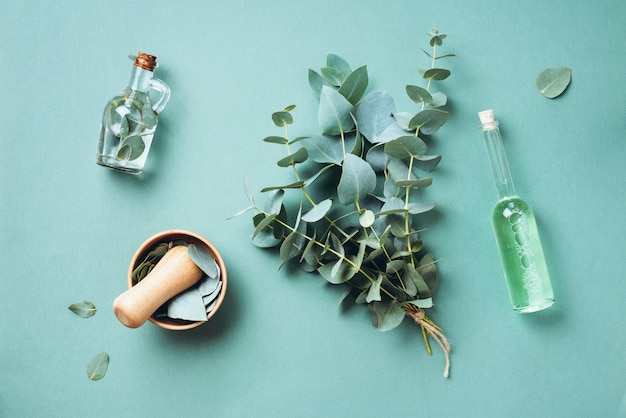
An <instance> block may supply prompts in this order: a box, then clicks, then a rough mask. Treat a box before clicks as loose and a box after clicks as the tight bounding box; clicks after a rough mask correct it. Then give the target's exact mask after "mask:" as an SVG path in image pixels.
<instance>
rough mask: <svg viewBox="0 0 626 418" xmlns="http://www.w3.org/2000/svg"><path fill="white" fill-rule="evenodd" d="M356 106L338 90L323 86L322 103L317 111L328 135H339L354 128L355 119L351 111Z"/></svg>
mask: <svg viewBox="0 0 626 418" xmlns="http://www.w3.org/2000/svg"><path fill="white" fill-rule="evenodd" d="M352 112H354V106H353V105H352V103H350V102H349V101H348V100H347V99H346V98H345V97H343V96H342V95H341V94H339V92H338V91H336V90H335V89H333V88H331V87H326V86H323V87H322V91H321V93H320V104H319V108H318V112H317V121H318V123H319V125H320V127H321V128H322V131H323V132H324V133H325V134H327V135H339V134H340V133H341V132H348V131H350V130H352V129H353V128H354V121H353V120H352V117H351V116H350V113H352Z"/></svg>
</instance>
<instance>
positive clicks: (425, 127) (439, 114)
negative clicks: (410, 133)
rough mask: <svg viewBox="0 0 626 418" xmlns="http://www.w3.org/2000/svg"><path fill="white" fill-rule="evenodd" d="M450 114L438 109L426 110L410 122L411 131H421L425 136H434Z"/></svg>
mask: <svg viewBox="0 0 626 418" xmlns="http://www.w3.org/2000/svg"><path fill="white" fill-rule="evenodd" d="M449 117H450V113H448V112H446V111H443V110H437V109H424V110H422V111H420V112H418V113H417V114H416V115H415V116H414V117H413V119H411V121H410V122H409V129H419V130H420V131H421V132H422V133H423V134H424V135H432V134H434V133H435V132H437V131H438V130H439V128H441V127H442V126H443V124H444V123H446V121H447V120H448V118H449Z"/></svg>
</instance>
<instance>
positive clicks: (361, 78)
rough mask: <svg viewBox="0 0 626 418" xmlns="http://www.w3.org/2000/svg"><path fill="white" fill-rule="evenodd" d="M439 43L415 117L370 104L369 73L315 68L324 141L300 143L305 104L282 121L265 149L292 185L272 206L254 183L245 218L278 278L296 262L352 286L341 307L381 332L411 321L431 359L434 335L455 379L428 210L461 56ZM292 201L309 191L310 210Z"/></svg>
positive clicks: (273, 193) (334, 58)
mask: <svg viewBox="0 0 626 418" xmlns="http://www.w3.org/2000/svg"><path fill="white" fill-rule="evenodd" d="M429 35H430V47H431V50H430V51H427V50H424V49H422V51H423V52H424V53H425V54H426V55H427V56H428V58H429V61H430V67H429V68H428V69H425V70H422V69H418V73H419V75H420V76H421V78H422V81H423V83H422V84H423V85H422V86H418V85H407V86H406V93H407V94H408V96H409V97H410V99H411V100H412V101H413V102H415V104H416V110H415V111H414V112H397V111H396V109H395V104H394V101H393V99H392V97H391V96H390V95H389V94H387V93H385V92H383V91H374V92H371V93H368V94H367V95H366V94H365V93H366V90H367V87H368V82H369V81H368V72H367V67H366V66H361V67H359V68H356V69H354V70H353V69H352V68H351V66H350V65H349V63H348V62H347V61H346V60H345V59H343V58H341V57H339V56H338V55H334V54H329V55H327V60H326V66H325V67H322V68H321V69H320V70H319V72H318V71H314V70H309V84H310V86H311V87H312V89H313V90H314V92H315V93H316V94H317V95H318V96H319V108H318V114H317V119H318V122H319V126H320V128H321V133H319V134H317V135H312V136H299V137H295V138H291V137H290V133H289V127H290V126H291V125H292V124H293V116H292V112H293V110H294V109H295V106H294V105H291V106H288V107H286V108H285V109H283V110H280V111H278V112H275V113H273V114H272V120H273V122H274V124H275V125H276V126H277V127H279V128H282V129H284V133H283V134H282V135H274V136H268V137H266V138H264V141H265V142H267V143H272V144H277V145H279V146H282V147H284V150H285V155H284V156H283V157H282V158H280V159H279V160H278V162H277V164H278V166H279V167H283V168H287V169H289V170H291V171H292V173H293V178H292V181H290V182H288V183H287V184H281V185H278V186H271V187H266V188H264V189H262V190H261V193H262V194H263V195H264V196H265V202H264V205H263V206H262V207H261V206H259V205H257V204H256V203H255V199H254V195H253V193H252V191H251V189H250V186H249V184H248V182H247V181H246V193H247V195H248V199H249V201H250V206H249V207H248V208H246V209H244V210H243V211H241V212H240V213H239V214H241V213H244V212H247V211H249V210H253V211H255V215H254V217H253V221H254V227H255V229H254V233H253V234H252V243H253V244H254V245H256V246H258V247H263V248H270V247H278V248H279V251H278V254H279V256H280V266H279V268H280V267H282V266H283V265H284V264H285V263H287V262H296V263H299V265H300V266H301V268H302V269H304V270H306V271H308V272H317V273H319V274H320V275H321V276H323V277H324V278H325V279H326V280H327V281H328V282H329V283H332V284H333V285H338V286H343V287H344V288H345V289H344V292H343V293H342V296H341V298H342V301H343V300H344V299H346V298H347V297H348V296H350V295H353V296H354V297H355V301H356V303H359V304H367V305H368V306H369V307H370V308H371V310H372V311H373V312H374V314H375V323H376V325H377V328H378V329H379V330H381V331H387V330H390V329H393V328H395V327H397V326H398V325H400V323H401V322H402V321H403V319H404V318H405V317H409V318H411V319H412V320H413V321H414V322H415V323H417V324H418V325H419V326H420V327H421V329H422V333H423V336H424V342H425V344H426V348H427V350H428V352H429V353H430V352H431V351H430V345H429V342H428V340H429V337H430V338H433V339H434V340H435V341H436V342H437V343H438V344H439V345H440V346H441V348H442V349H443V351H444V352H445V356H446V367H445V372H444V376H447V375H448V370H449V356H448V353H449V351H450V346H449V344H448V341H447V340H446V338H445V336H444V335H443V332H442V330H441V329H440V328H439V327H438V326H437V325H436V324H435V323H434V322H433V321H432V320H431V319H430V318H428V317H427V316H426V315H425V310H426V309H428V308H430V307H432V306H433V300H432V297H433V292H434V291H435V288H436V287H437V265H436V261H435V259H434V258H433V256H432V254H431V253H430V252H428V251H427V250H426V249H425V247H424V244H423V242H422V238H421V234H422V232H423V231H424V229H423V228H420V226H419V224H420V222H419V218H420V215H421V214H423V213H425V212H428V211H430V210H432V209H433V208H434V207H435V204H434V203H433V202H424V201H422V200H420V190H421V189H424V188H426V187H429V186H430V185H431V184H432V182H433V179H432V177H430V175H429V173H430V172H431V171H432V170H433V169H435V168H436V167H437V165H438V164H439V162H440V161H441V155H430V154H428V151H427V148H428V147H427V144H426V142H425V139H428V140H431V139H432V135H433V134H435V133H436V132H437V131H438V130H439V129H440V128H441V127H442V126H443V125H444V124H445V122H446V121H447V120H448V118H449V116H450V114H449V112H447V111H446V110H444V109H445V106H446V103H447V96H446V95H445V94H444V93H442V92H440V91H437V92H435V91H434V88H435V86H436V85H438V84H439V82H440V81H443V80H445V79H446V78H448V77H449V76H450V71H449V70H448V69H445V68H442V67H441V66H439V62H440V61H439V60H440V59H442V58H446V57H450V56H453V54H445V55H438V49H439V48H440V47H441V46H442V44H443V40H444V38H445V37H446V35H444V34H440V33H439V32H438V31H436V30H432V31H431V32H430V33H429ZM286 193H300V194H301V199H299V200H300V202H299V204H298V203H296V204H291V205H290V204H288V203H287V200H288V199H285V196H286ZM289 201H290V202H293V201H294V199H289ZM295 201H296V202H297V201H298V199H295Z"/></svg>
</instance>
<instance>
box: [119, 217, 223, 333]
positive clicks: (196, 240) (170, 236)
mask: <svg viewBox="0 0 626 418" xmlns="http://www.w3.org/2000/svg"><path fill="white" fill-rule="evenodd" d="M178 240H182V241H185V242H186V243H187V244H195V245H198V246H203V247H204V248H205V249H206V250H207V251H208V252H209V254H211V256H212V257H213V258H214V259H215V262H216V263H217V265H218V266H219V268H220V272H221V280H222V289H221V290H220V294H219V296H218V297H217V299H216V303H215V306H214V307H213V309H212V310H211V312H209V313H208V314H207V321H208V320H209V319H211V318H212V317H213V315H215V314H216V313H217V311H218V310H219V308H220V306H222V302H223V301H224V297H225V295H226V287H227V286H226V285H227V283H228V277H227V274H226V265H225V264H224V259H223V258H222V256H221V255H220V253H219V252H218V251H217V248H215V246H214V245H213V244H212V243H211V242H210V241H209V240H207V239H206V238H204V237H202V236H200V235H198V234H196V233H194V232H190V231H185V230H182V229H170V230H167V231H163V232H159V233H158V234H155V235H153V236H151V237H150V238H148V239H147V240H146V241H144V243H143V244H141V245H140V246H139V248H138V249H137V251H135V254H134V255H133V258H132V259H131V261H130V265H129V266H128V288H129V289H130V288H131V287H133V285H134V283H133V278H132V273H133V270H135V268H136V267H137V266H138V265H139V264H140V263H141V262H142V261H143V260H144V258H145V257H146V255H147V253H148V251H150V249H151V248H152V247H154V246H155V245H156V244H160V243H162V242H165V243H168V242H171V241H178ZM148 320H149V321H150V322H152V323H153V324H155V325H157V326H159V327H161V328H164V329H169V330H174V331H182V330H186V329H191V328H195V327H197V326H200V325H202V324H204V323H205V322H206V321H196V322H193V321H182V320H175V319H169V318H156V317H154V316H151V317H150V318H149V319H148Z"/></svg>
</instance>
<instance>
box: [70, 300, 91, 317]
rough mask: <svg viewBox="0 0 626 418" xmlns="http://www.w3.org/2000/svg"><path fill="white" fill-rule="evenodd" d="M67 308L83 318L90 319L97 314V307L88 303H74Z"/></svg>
mask: <svg viewBox="0 0 626 418" xmlns="http://www.w3.org/2000/svg"><path fill="white" fill-rule="evenodd" d="M67 308H68V309H69V310H70V311H72V312H74V313H75V314H76V315H78V316H80V317H81V318H89V317H91V316H94V315H95V314H96V306H95V305H94V304H93V303H91V302H88V301H83V302H77V303H72V304H71V305H70V306H68V307H67Z"/></svg>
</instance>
